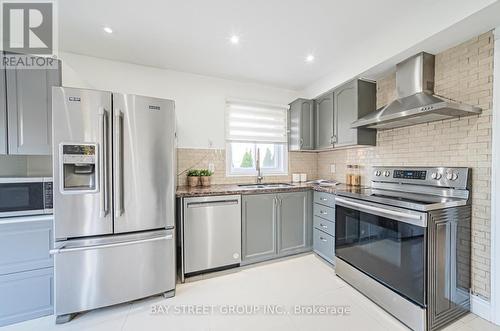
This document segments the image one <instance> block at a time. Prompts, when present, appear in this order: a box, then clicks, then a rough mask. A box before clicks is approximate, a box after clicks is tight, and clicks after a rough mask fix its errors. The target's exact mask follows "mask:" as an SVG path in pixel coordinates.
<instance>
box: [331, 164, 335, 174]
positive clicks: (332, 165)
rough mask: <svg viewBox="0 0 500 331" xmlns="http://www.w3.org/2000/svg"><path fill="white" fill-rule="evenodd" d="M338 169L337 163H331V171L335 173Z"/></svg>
mask: <svg viewBox="0 0 500 331" xmlns="http://www.w3.org/2000/svg"><path fill="white" fill-rule="evenodd" d="M336 170H337V169H336V167H335V164H330V172H331V173H332V174H334V173H335V171H336Z"/></svg>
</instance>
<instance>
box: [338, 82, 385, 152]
mask: <svg viewBox="0 0 500 331" xmlns="http://www.w3.org/2000/svg"><path fill="white" fill-rule="evenodd" d="M376 93H377V92H376V84H375V83H373V82H367V81H364V80H358V79H355V80H353V81H350V82H348V83H346V84H344V85H342V86H340V87H338V88H337V89H335V91H334V101H335V102H334V108H335V119H334V123H335V134H334V141H335V143H334V147H344V146H353V145H375V144H376V137H377V132H376V130H374V129H364V128H358V129H353V128H351V124H352V122H354V121H356V120H357V119H359V118H360V117H363V116H365V115H366V114H368V113H369V112H372V111H375V109H376Z"/></svg>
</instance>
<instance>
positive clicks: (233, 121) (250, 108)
mask: <svg viewBox="0 0 500 331" xmlns="http://www.w3.org/2000/svg"><path fill="white" fill-rule="evenodd" d="M287 110H288V106H282V105H266V104H260V103H251V102H241V101H231V100H228V101H226V140H228V141H241V142H255V143H257V142H260V143H286V142H287Z"/></svg>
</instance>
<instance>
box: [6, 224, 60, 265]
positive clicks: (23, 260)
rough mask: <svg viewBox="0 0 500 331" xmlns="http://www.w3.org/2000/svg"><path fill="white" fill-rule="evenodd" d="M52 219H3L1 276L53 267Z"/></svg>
mask: <svg viewBox="0 0 500 331" xmlns="http://www.w3.org/2000/svg"><path fill="white" fill-rule="evenodd" d="M50 249H52V216H48V215H45V216H30V217H12V218H3V219H0V252H2V253H1V254H0V275H5V274H10V273H15V272H21V271H28V270H34V269H40V268H47V267H51V266H52V265H53V261H52V256H51V255H50V254H49V251H50Z"/></svg>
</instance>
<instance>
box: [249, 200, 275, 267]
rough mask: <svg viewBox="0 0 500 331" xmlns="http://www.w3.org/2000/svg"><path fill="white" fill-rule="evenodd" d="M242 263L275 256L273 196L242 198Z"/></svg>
mask: <svg viewBox="0 0 500 331" xmlns="http://www.w3.org/2000/svg"><path fill="white" fill-rule="evenodd" d="M241 200H242V210H241V223H242V224H241V225H242V242H241V244H242V253H241V254H242V256H241V259H242V261H243V262H252V261H263V260H266V259H269V258H272V257H273V256H275V255H276V248H277V243H276V227H277V222H276V217H277V200H276V195H274V194H256V195H244V196H242V199H241Z"/></svg>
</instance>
